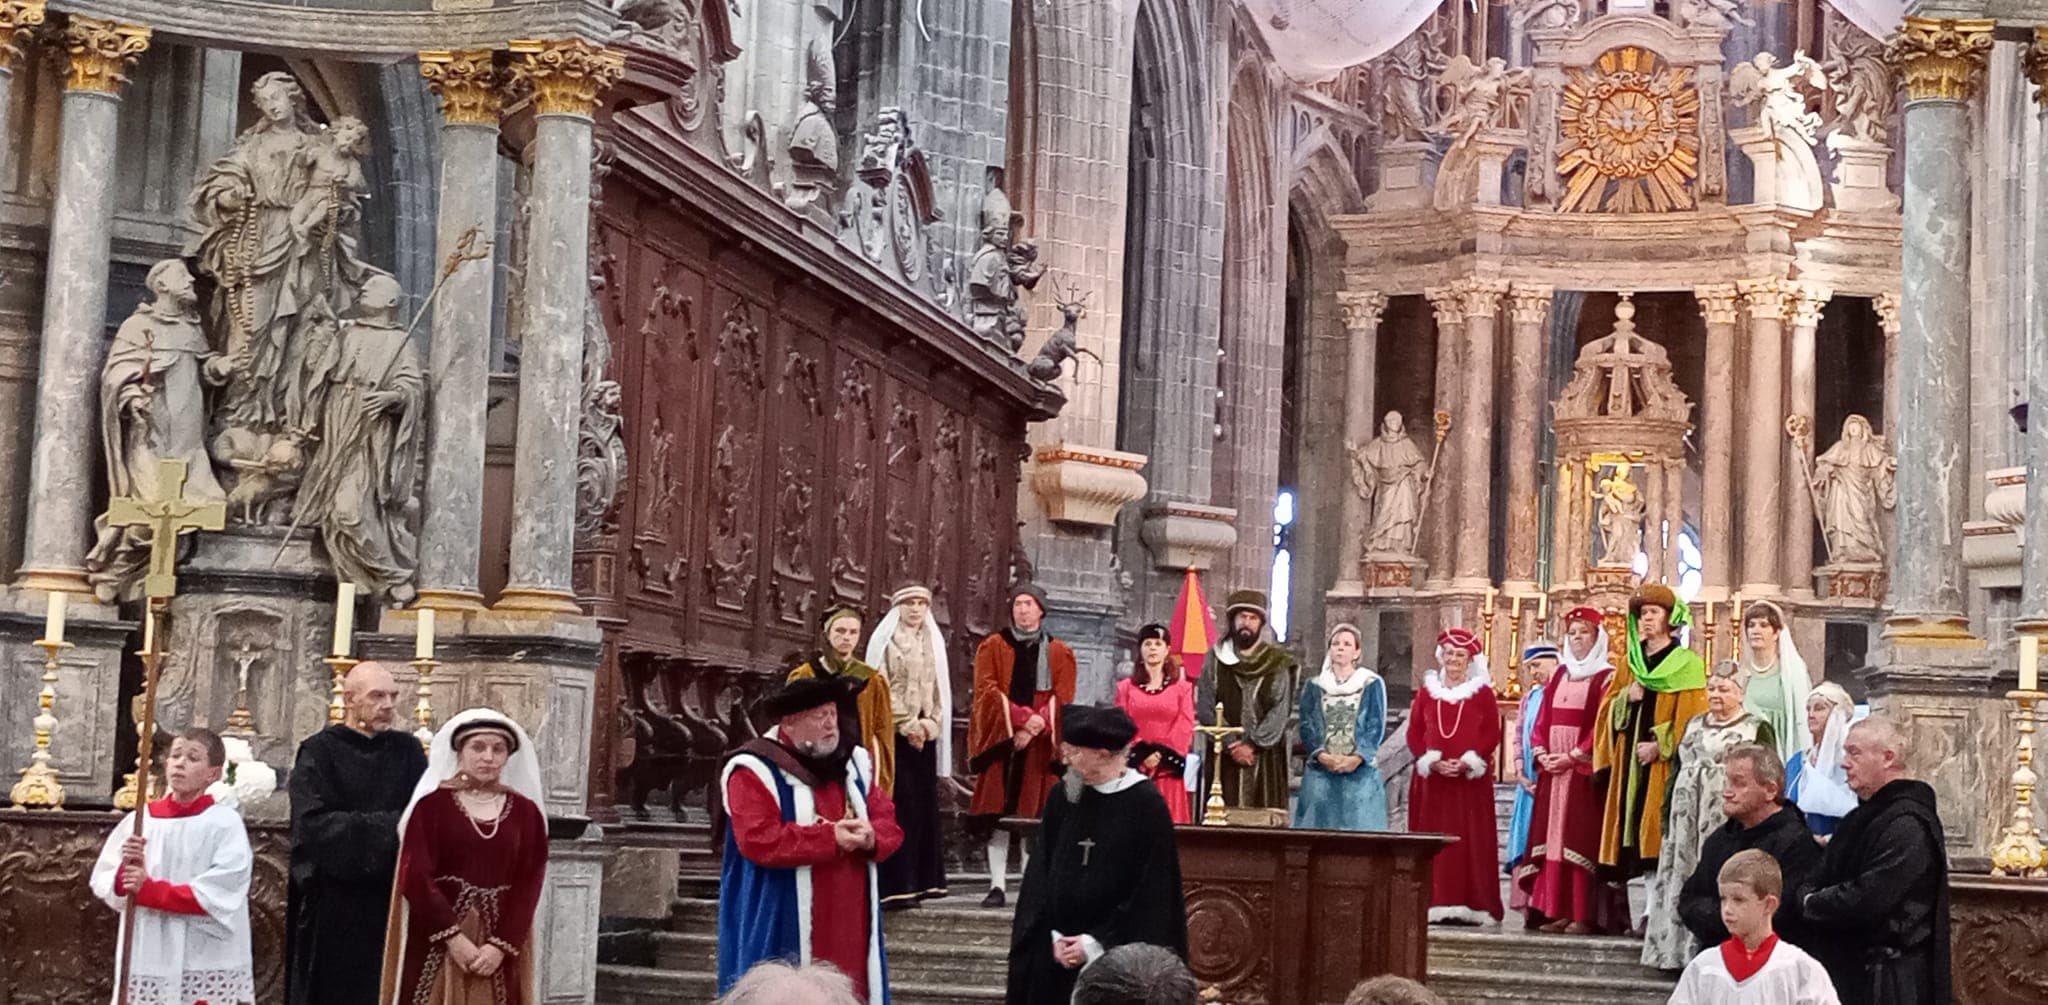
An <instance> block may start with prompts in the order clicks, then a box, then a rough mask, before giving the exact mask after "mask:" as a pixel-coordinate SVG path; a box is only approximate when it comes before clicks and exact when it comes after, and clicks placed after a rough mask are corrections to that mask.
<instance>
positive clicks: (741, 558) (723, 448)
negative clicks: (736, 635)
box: [699, 289, 769, 644]
mask: <svg viewBox="0 0 2048 1005" xmlns="http://www.w3.org/2000/svg"><path fill="white" fill-rule="evenodd" d="M715 297H716V299H717V300H718V301H719V302H720V303H719V307H720V310H719V312H718V321H717V322H716V324H717V329H716V335H715V337H714V340H713V345H714V347H713V349H712V356H711V369H712V373H713V387H714V390H713V393H712V416H713V418H712V421H711V425H710V432H711V436H712V441H711V451H710V455H709V457H708V458H707V461H708V462H709V470H708V472H707V474H706V478H707V482H708V484H709V486H710V490H711V498H710V501H709V516H710V526H709V527H708V528H707V535H708V536H707V538H706V549H705V558H706V561H705V562H704V563H703V564H702V566H701V568H702V569H703V575H704V579H705V583H704V588H705V590H706V594H707V596H706V602H705V603H704V604H701V605H699V609H700V611H701V612H702V614H703V615H704V618H705V620H706V621H719V622H723V623H725V624H726V625H728V626H731V627H732V628H734V629H736V630H737V631H739V632H741V633H746V632H748V631H749V629H750V627H751V625H752V623H753V620H752V615H753V613H754V610H755V608H754V603H755V599H756V597H755V594H756V592H757V587H758V586H759V585H760V564H761V563H760V560H759V558H760V549H761V544H762V542H761V535H762V533H763V528H764V527H765V526H768V525H769V521H766V520H764V519H762V512H763V509H762V507H763V506H764V504H765V501H764V499H763V497H762V494H761V486H760V477H759V468H760V467H761V466H762V462H763V457H762V432H763V430H762V422H761V419H762V398H763V396H764V394H765V393H766V391H767V388H768V377H767V372H766V371H767V366H768V363H767V346H766V344H765V342H766V336H765V335H764V334H763V333H762V330H761V323H762V320H763V316H764V315H765V313H766V312H765V311H763V310H762V309H761V308H760V307H758V306H757V305H755V304H752V303H750V302H748V301H747V300H745V299H743V298H741V297H740V296H738V295H735V294H733V293H731V292H730V291H727V290H723V289H721V290H718V291H717V293H716V294H715ZM734 641H735V642H736V643H740V644H744V643H743V640H739V639H736V640H734Z"/></svg>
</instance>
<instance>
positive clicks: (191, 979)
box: [92, 729, 256, 1005]
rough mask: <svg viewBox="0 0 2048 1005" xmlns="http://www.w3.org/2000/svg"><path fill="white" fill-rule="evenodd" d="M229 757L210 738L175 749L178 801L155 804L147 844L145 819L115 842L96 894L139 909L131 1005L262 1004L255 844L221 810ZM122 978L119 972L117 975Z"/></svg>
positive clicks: (172, 765)
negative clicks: (256, 952) (252, 903)
mask: <svg viewBox="0 0 2048 1005" xmlns="http://www.w3.org/2000/svg"><path fill="white" fill-rule="evenodd" d="M226 766H227V748H226V747H225V746H224V745H223V744H222V743H221V739H220V737H219V736H218V735H216V734H214V733H213V732H212V731H210V730H205V729H193V730H188V731H186V732H185V733H183V734H181V735H179V736H178V738H177V739H175V740H172V741H171V749H170V753H169V755H168V756H167V757H165V759H164V779H165V781H167V782H168V783H169V784H170V789H171V793H170V795H168V796H165V797H164V798H162V799H159V800H157V801H155V802H153V803H150V804H149V808H148V809H149V822H148V827H147V829H146V830H145V831H144V833H145V835H146V836H145V837H136V836H134V835H135V815H134V814H133V813H130V814H129V815H128V816H126V817H123V818H122V820H121V823H120V824H119V825H118V826H116V827H115V828H114V833H113V834H111V835H109V836H108V837H107V843H106V846H105V847H104V848H102V849H100V857H99V862H98V864H97V865H95V866H94V867H93V871H92V891H93V893H94V894H96V895H97V896H98V897H99V898H100V899H101V900H104V901H106V902H107V906H109V907H112V908H113V909H114V910H116V911H125V910H126V908H127V906H128V899H129V898H130V897H133V898H134V900H135V911H134V913H133V915H132V919H133V924H134V925H135V938H134V942H133V950H132V951H133V953H134V956H133V958H132V960H133V962H132V965H131V966H130V967H129V970H128V991H129V997H130V998H132V999H133V1000H136V1001H150V1002H174V1003H178V1005H240V1003H246V1002H253V1001H255V1000H256V984H255V979H254V977H253V975H252V968H251V966H250V963H251V959H250V952H249V869H250V866H251V863H252V857H251V855H250V852H249V835H248V832H247V831H246V830H245V829H244V828H243V826H242V818H241V816H240V815H238V814H237V813H236V812H235V811H234V810H231V809H228V808H227V807H225V806H218V805H215V804H214V801H213V797H212V796H209V795H207V794H206V789H207V787H208V786H210V785H212V784H213V783H215V782H218V781H220V779H221V773H222V771H223V770H224V769H225V767H226ZM117 972H118V971H117Z"/></svg>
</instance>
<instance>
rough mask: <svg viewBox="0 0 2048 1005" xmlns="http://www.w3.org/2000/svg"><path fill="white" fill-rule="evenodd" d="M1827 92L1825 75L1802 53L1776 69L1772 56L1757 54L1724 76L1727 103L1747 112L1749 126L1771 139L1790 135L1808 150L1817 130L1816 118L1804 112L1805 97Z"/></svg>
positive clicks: (1818, 124)
mask: <svg viewBox="0 0 2048 1005" xmlns="http://www.w3.org/2000/svg"><path fill="white" fill-rule="evenodd" d="M1827 89H1828V78H1827V74H1826V73H1825V72H1823V71H1822V70H1821V67H1820V64H1819V63H1816V62H1814V61H1813V57H1811V56H1808V55H1807V54H1806V53H1804V52H1795V53H1793V54H1792V62H1791V63H1790V64H1788V65H1786V66H1782V67H1781V66H1779V65H1778V57H1777V55H1776V54H1774V53H1770V52H1759V53H1757V54H1756V56H1755V58H1753V59H1751V60H1749V61H1748V62H1746V63H1737V64H1735V68H1734V70H1732V71H1731V72H1730V73H1729V74H1728V100H1729V101H1731V102H1734V103H1735V104H1739V105H1742V106H1743V107H1745V108H1748V109H1749V113H1750V116H1751V120H1752V123H1753V124H1754V125H1756V126H1757V127H1758V128H1761V129H1763V130H1765V131H1767V132H1769V133H1771V134H1773V135H1778V136H1783V135H1785V134H1786V133H1788V132H1789V133H1790V134H1791V135H1792V136H1796V137H1798V138H1799V139H1800V140H1801V141H1803V142H1804V143H1806V144H1807V145H1808V146H1811V145H1813V142H1814V139H1815V138H1816V136H1817V135H1818V133H1819V130H1820V116H1819V115H1818V114H1817V113H1814V112H1811V111H1808V110H1807V107H1806V103H1807V93H1808V92H1809V91H1811V92H1813V93H1815V94H1818V93H1821V92H1824V91H1826V90H1827Z"/></svg>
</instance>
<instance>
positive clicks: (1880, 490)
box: [1813, 415, 1899, 565]
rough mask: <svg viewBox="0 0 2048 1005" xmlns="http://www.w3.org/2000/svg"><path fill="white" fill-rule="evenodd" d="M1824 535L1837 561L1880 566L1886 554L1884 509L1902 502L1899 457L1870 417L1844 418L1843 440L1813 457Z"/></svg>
mask: <svg viewBox="0 0 2048 1005" xmlns="http://www.w3.org/2000/svg"><path fill="white" fill-rule="evenodd" d="M1813 464H1814V472H1813V491H1814V495H1815V496H1817V497H1818V502H1819V504H1820V505H1819V513H1818V515H1819V517H1820V529H1821V535H1822V536H1823V537H1824V538H1825V539H1826V540H1827V545H1828V561H1829V562H1830V563H1831V564H1836V565H1881V564H1883V563H1884V558H1885V544H1884V524H1883V518H1882V515H1881V512H1880V511H1882V510H1888V509H1891V508H1892V507H1893V506H1895V505H1897V504H1898V488H1897V484H1896V478H1897V473H1898V469H1899V462H1898V459H1897V458H1895V457H1893V456H1892V454H1891V451H1890V450H1887V449H1886V448H1885V445H1884V441H1883V440H1881V439H1879V438H1878V437H1877V434H1875V433H1873V432H1871V429H1870V420H1869V419H1866V418H1864V417H1863V416H1860V415H1851V416H1849V417H1848V418H1847V419H1844V420H1842V438H1841V439H1839V440H1836V441H1835V445H1834V446H1832V447H1829V448H1828V449H1827V451H1826V452H1825V453H1823V454H1821V455H1820V456H1819V457H1817V458H1815V459H1814V462H1813Z"/></svg>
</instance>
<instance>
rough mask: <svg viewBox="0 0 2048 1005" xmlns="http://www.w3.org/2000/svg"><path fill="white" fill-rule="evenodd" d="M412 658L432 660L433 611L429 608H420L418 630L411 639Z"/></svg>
mask: <svg viewBox="0 0 2048 1005" xmlns="http://www.w3.org/2000/svg"><path fill="white" fill-rule="evenodd" d="M412 656H413V659H419V660H430V659H433V658H434V609H433V608H431V607H422V608H420V630H419V634H417V635H414V636H413V639H412Z"/></svg>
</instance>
